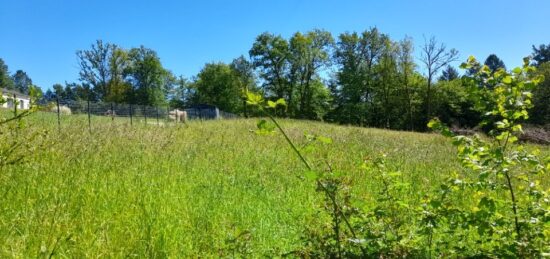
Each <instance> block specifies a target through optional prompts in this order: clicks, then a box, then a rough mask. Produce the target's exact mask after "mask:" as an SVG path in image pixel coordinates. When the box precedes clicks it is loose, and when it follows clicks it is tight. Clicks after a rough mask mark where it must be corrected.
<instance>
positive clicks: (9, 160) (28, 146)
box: [0, 85, 45, 172]
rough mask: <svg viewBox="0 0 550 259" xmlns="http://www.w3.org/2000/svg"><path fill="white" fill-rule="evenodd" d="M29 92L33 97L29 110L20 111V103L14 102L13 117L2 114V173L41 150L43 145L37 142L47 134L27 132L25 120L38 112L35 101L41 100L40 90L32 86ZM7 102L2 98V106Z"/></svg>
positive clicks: (0, 147)
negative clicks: (6, 168)
mask: <svg viewBox="0 0 550 259" xmlns="http://www.w3.org/2000/svg"><path fill="white" fill-rule="evenodd" d="M28 91H29V94H30V96H31V103H30V104H29V106H30V108H29V109H27V110H22V111H18V110H17V107H18V106H19V104H18V101H17V100H14V104H13V106H14V109H13V111H11V114H10V115H11V116H4V113H0V116H1V117H0V172H2V171H3V170H5V167H8V166H16V165H18V164H21V163H24V162H26V160H27V158H28V157H29V156H30V155H31V154H30V153H32V152H36V150H39V149H40V148H41V145H40V144H38V143H36V142H37V138H40V137H41V136H43V135H44V134H45V132H44V131H40V130H38V131H36V130H26V125H25V122H24V120H23V119H24V118H25V117H27V116H29V115H31V114H32V113H33V112H35V111H36V110H37V106H36V105H35V101H36V100H38V99H39V98H40V96H39V94H40V91H39V88H37V87H35V86H32V85H31V86H30V87H29V90H28ZM6 101H7V100H5V99H4V98H2V96H0V106H2V105H3V104H4V103H5V102H6Z"/></svg>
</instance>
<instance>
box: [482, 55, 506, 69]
mask: <svg viewBox="0 0 550 259" xmlns="http://www.w3.org/2000/svg"><path fill="white" fill-rule="evenodd" d="M484 64H485V65H486V66H487V67H489V69H490V70H491V74H494V73H495V72H496V71H497V70H499V69H501V68H502V69H504V70H506V65H504V61H502V60H501V59H500V58H499V57H498V56H497V55H495V54H491V55H489V56H488V57H487V59H485V63H484Z"/></svg>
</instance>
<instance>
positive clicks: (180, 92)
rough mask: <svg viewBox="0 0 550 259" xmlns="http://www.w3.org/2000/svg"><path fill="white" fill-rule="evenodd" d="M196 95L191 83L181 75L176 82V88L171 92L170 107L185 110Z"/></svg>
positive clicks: (169, 96) (169, 97)
mask: <svg viewBox="0 0 550 259" xmlns="http://www.w3.org/2000/svg"><path fill="white" fill-rule="evenodd" d="M193 95H194V91H193V88H192V87H191V82H190V81H189V80H188V79H187V78H185V77H184V76H182V75H180V76H179V77H177V78H176V81H175V82H174V87H173V88H172V90H171V91H169V95H168V100H169V104H170V107H173V108H179V109H183V108H185V107H186V106H187V105H189V103H190V102H191V101H192V97H193Z"/></svg>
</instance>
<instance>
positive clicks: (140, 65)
mask: <svg viewBox="0 0 550 259" xmlns="http://www.w3.org/2000/svg"><path fill="white" fill-rule="evenodd" d="M77 57H78V60H79V66H80V72H79V75H80V80H81V81H82V82H83V85H89V86H91V89H92V90H93V94H92V93H88V94H87V96H86V97H87V98H91V97H94V98H95V99H97V100H101V101H107V102H131V103H134V104H143V105H153V106H154V105H161V104H164V103H165V102H166V95H167V93H168V92H169V90H171V88H172V86H173V84H174V82H175V80H176V79H175V78H174V76H173V75H172V74H171V73H170V72H169V71H168V70H166V69H165V68H164V67H163V66H162V64H161V62H160V58H159V57H158V55H157V53H156V52H155V51H154V50H152V49H149V48H145V47H144V46H140V47H139V48H132V49H130V50H125V49H122V48H120V47H118V46H117V45H115V44H111V43H103V41H101V40H97V41H96V43H95V44H92V46H91V49H89V50H80V51H78V52H77ZM84 88H86V87H84ZM71 97H73V96H71Z"/></svg>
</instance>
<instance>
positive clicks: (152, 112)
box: [39, 99, 238, 131]
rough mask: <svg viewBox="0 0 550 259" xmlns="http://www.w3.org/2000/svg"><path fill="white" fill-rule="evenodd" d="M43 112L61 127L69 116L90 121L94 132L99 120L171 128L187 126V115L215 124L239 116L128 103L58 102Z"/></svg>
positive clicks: (41, 107) (211, 108)
mask: <svg viewBox="0 0 550 259" xmlns="http://www.w3.org/2000/svg"><path fill="white" fill-rule="evenodd" d="M39 110H41V111H43V112H52V113H55V114H57V124H58V126H59V127H61V123H62V121H63V118H64V117H66V116H80V117H83V118H87V123H88V127H89V129H90V131H91V130H92V121H93V120H96V118H98V117H99V118H102V119H103V120H109V119H110V120H111V121H113V122H115V121H116V122H123V123H129V124H130V125H133V124H137V123H141V124H153V125H167V124H169V123H174V124H175V123H178V122H183V121H181V120H177V119H176V117H177V116H178V114H179V116H181V114H182V112H183V111H185V112H186V115H187V117H186V119H187V120H215V119H234V118H238V116H237V115H236V114H233V113H229V112H224V111H220V110H219V109H218V108H217V107H216V106H212V105H194V106H191V107H188V108H185V109H177V108H173V107H170V106H168V105H159V106H147V105H135V104H126V103H110V102H89V101H72V100H61V99H58V100H56V101H55V102H51V103H47V104H40V105H39Z"/></svg>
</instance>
